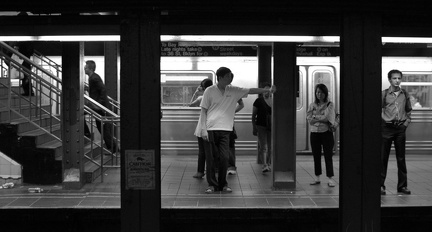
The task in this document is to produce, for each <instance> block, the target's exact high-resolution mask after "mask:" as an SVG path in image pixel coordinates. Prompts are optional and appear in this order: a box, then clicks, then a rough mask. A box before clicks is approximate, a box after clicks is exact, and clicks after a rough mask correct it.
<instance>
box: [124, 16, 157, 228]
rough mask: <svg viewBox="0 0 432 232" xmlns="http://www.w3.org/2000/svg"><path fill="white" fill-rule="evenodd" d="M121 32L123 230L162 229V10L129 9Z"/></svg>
mask: <svg viewBox="0 0 432 232" xmlns="http://www.w3.org/2000/svg"><path fill="white" fill-rule="evenodd" d="M126 13H127V14H125V15H124V18H123V20H122V24H121V31H120V36H121V39H120V54H121V57H122V61H123V62H121V69H120V70H121V77H122V78H121V80H120V81H121V84H120V90H121V91H120V94H121V97H120V99H121V102H122V110H121V113H120V116H121V138H122V146H121V154H122V155H121V176H122V179H121V220H122V223H121V225H122V231H124V232H134V231H137V232H138V231H150V232H151V231H159V230H160V207H161V186H160V171H161V169H160V97H159V96H160V25H159V18H158V16H159V15H160V12H157V11H155V12H153V11H149V12H126Z"/></svg>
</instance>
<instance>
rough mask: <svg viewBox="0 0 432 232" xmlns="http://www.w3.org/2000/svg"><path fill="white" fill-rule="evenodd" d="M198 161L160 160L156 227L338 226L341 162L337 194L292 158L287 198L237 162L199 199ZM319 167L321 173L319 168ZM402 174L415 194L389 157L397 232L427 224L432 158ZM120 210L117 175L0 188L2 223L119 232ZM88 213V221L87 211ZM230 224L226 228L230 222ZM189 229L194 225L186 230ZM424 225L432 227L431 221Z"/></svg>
mask: <svg viewBox="0 0 432 232" xmlns="http://www.w3.org/2000/svg"><path fill="white" fill-rule="evenodd" d="M196 159H197V158H196V156H195V155H190V156H186V155H181V156H180V155H168V156H163V157H162V165H161V193H162V196H161V208H162V210H161V225H162V230H163V231H171V229H176V228H177V229H180V230H176V231H182V230H181V228H184V229H185V230H188V231H195V230H196V231H198V230H200V225H203V226H204V225H206V224H207V223H206V221H208V220H209V218H213V222H214V223H215V224H218V223H219V221H220V220H221V223H222V221H223V222H224V223H225V224H224V225H230V226H231V227H232V228H239V229H240V228H244V227H245V226H246V227H248V228H249V230H251V231H260V229H263V230H264V229H265V228H273V229H274V230H278V229H279V228H285V226H288V225H289V226H291V228H292V229H293V230H292V231H297V230H294V229H301V228H309V227H310V229H311V230H314V231H315V229H316V228H319V230H318V231H332V230H333V229H335V226H337V223H338V222H337V220H338V206H339V204H338V202H339V157H338V156H334V170H335V177H334V179H335V181H336V182H337V185H336V186H335V187H329V186H328V185H327V178H325V173H324V175H323V177H322V179H321V184H320V185H310V182H311V180H312V177H313V175H314V174H313V161H312V157H311V156H307V155H302V156H297V166H296V175H297V184H296V189H294V190H289V191H275V190H272V186H271V184H272V181H271V178H272V174H271V172H269V173H265V174H263V173H262V172H261V165H260V164H257V163H256V156H255V155H250V156H248V155H245V156H239V157H237V162H236V165H237V174H236V175H229V176H228V177H227V179H228V183H229V186H230V187H231V188H232V190H233V192H232V193H222V192H215V193H213V194H206V193H205V192H204V191H205V189H206V188H207V182H206V180H205V178H203V179H196V178H193V177H192V176H193V174H194V173H195V172H196V165H197V164H196V163H197V161H196ZM322 165H323V167H324V161H322ZM407 169H408V187H409V189H410V190H411V191H412V194H411V195H400V194H397V191H396V183H397V167H396V161H395V157H394V155H391V157H390V161H389V169H388V175H387V180H386V186H387V195H385V196H382V197H381V206H382V215H387V216H386V218H384V219H382V222H383V223H388V224H389V226H390V227H389V228H392V226H391V225H395V224H394V222H395V221H401V220H400V219H398V217H399V216H400V215H402V214H403V215H408V217H412V218H413V219H412V220H415V218H417V217H416V215H423V216H427V218H428V219H430V218H431V214H432V210H431V207H432V157H431V156H429V155H410V156H408V157H407ZM32 187H40V188H42V189H44V191H43V192H41V193H29V192H28V188H32ZM120 207H121V204H120V170H119V169H111V170H108V171H107V172H106V173H105V175H104V181H103V182H101V181H100V179H97V180H96V181H95V182H94V183H91V184H86V185H84V186H83V188H82V189H80V190H63V189H62V186H61V185H50V186H36V185H30V184H21V185H16V186H14V188H11V189H0V212H1V213H0V214H1V215H0V218H2V216H4V215H9V217H13V215H27V216H26V217H30V218H33V217H35V216H29V215H30V214H31V213H32V212H34V211H32V210H28V209H34V210H36V211H37V212H39V211H40V212H44V213H45V214H46V213H48V214H49V213H50V212H52V213H53V214H56V215H57V216H58V217H61V215H64V217H65V218H70V215H69V214H70V213H72V214H73V212H77V211H76V210H77V209H85V210H90V212H93V213H95V214H96V215H93V216H89V218H93V221H95V220H96V219H97V218H99V217H102V216H100V215H104V216H103V217H104V218H111V219H112V222H113V223H114V222H115V221H117V224H115V225H111V226H109V228H110V229H113V228H117V229H119V228H120V222H119V221H120V210H119V209H120ZM50 209H51V210H50ZM52 209H55V211H53V210H52ZM54 212H56V213H54ZM59 212H61V213H59ZM68 212H69V213H68ZM85 212H86V214H88V212H89V211H85ZM107 214H109V216H107ZM31 215H32V214H31ZM90 215H91V214H90ZM77 217H78V216H77ZM95 218H96V219H95ZM310 218H314V222H313V223H311V222H310ZM227 219H230V220H231V221H229V220H228V222H227ZM3 220H5V217H3ZM62 220H63V218H59V221H62ZM248 220H249V221H248ZM250 220H252V222H251V221H250ZM30 221H31V220H30ZM84 221H85V220H84ZM55 222H58V221H55ZM410 222H411V221H410ZM410 222H409V223H410ZM189 223H192V224H194V225H196V226H194V227H191V226H190V225H189ZM257 223H258V224H257ZM424 223H426V224H427V223H428V224H431V222H423V224H424ZM266 226H267V227H266ZM305 226H306V227H305ZM307 226H309V227H307ZM217 228H219V229H220V228H223V227H222V226H221V225H219V226H216V227H215V228H214V229H215V230H216V229H217ZM399 228H402V227H399ZM409 228H410V229H411V230H410V231H415V230H413V229H415V228H414V227H412V226H411V227H409ZM113 231H115V230H113ZM285 231H287V230H285ZM288 231H291V230H288ZM304 231H307V230H304ZM382 231H385V230H382Z"/></svg>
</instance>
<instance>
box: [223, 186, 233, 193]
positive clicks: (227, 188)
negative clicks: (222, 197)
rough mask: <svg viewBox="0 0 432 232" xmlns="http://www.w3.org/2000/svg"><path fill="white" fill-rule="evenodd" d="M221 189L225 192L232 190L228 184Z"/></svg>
mask: <svg viewBox="0 0 432 232" xmlns="http://www.w3.org/2000/svg"><path fill="white" fill-rule="evenodd" d="M222 191H223V192H226V193H230V192H232V189H231V188H230V187H228V186H225V187H223V189H222Z"/></svg>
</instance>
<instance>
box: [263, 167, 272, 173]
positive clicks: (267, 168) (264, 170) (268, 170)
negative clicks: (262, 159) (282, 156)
mask: <svg viewBox="0 0 432 232" xmlns="http://www.w3.org/2000/svg"><path fill="white" fill-rule="evenodd" d="M266 172H270V168H269V167H268V166H265V167H263V169H262V173H266Z"/></svg>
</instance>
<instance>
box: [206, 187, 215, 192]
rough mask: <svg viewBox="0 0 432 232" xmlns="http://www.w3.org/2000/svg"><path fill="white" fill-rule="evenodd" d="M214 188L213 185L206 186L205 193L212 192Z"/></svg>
mask: <svg viewBox="0 0 432 232" xmlns="http://www.w3.org/2000/svg"><path fill="white" fill-rule="evenodd" d="M214 191H215V188H214V187H213V186H208V187H207V189H206V191H205V193H214Z"/></svg>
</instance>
